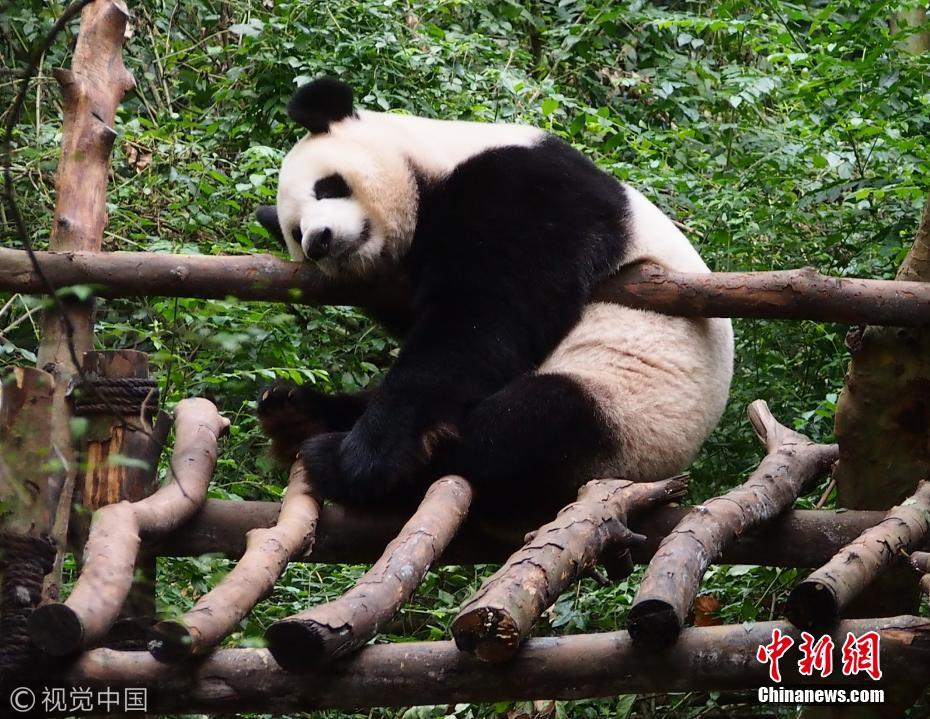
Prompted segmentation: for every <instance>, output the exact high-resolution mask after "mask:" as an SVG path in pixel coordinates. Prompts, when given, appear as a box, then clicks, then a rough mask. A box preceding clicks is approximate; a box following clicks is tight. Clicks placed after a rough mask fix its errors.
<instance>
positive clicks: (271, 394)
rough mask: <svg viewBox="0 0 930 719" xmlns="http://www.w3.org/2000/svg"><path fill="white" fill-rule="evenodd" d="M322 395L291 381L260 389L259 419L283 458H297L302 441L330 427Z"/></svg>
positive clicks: (276, 452) (289, 459) (274, 449)
mask: <svg viewBox="0 0 930 719" xmlns="http://www.w3.org/2000/svg"><path fill="white" fill-rule="evenodd" d="M320 397H322V395H321V394H320V393H319V392H317V391H316V390H312V389H309V388H307V387H300V386H298V385H295V384H291V383H289V382H275V383H274V384H271V385H269V386H267V387H265V388H264V389H262V391H261V392H260V393H259V395H258V412H257V413H258V419H259V422H260V423H261V425H262V429H263V430H264V432H265V434H266V435H268V436H269V437H270V438H271V452H272V454H273V455H274V456H275V457H276V458H277V459H279V460H280V461H282V462H285V463H289V462H292V461H294V457H295V455H296V454H297V450H298V448H299V447H300V443H301V442H303V441H304V440H305V439H308V438H309V437H313V436H316V435H318V434H320V433H321V432H325V431H326V430H327V422H326V419H325V417H324V413H323V408H322V406H321V402H320Z"/></svg>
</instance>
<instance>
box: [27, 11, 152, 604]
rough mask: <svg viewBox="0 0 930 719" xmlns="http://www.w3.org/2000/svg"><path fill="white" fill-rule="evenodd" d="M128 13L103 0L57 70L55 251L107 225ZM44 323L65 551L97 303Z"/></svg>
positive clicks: (65, 304) (55, 575)
mask: <svg viewBox="0 0 930 719" xmlns="http://www.w3.org/2000/svg"><path fill="white" fill-rule="evenodd" d="M128 15H129V13H128V11H127V9H126V5H125V3H124V2H123V0H96V2H92V3H89V4H88V5H87V6H86V7H85V8H84V9H83V10H82V11H81V28H80V30H79V32H78V39H77V43H76V44H75V47H74V56H73V59H72V62H71V69H70V70H67V69H59V70H56V71H55V78H56V79H57V80H58V84H59V86H60V87H61V93H62V107H63V109H64V122H63V124H62V130H61V133H62V136H61V160H60V162H59V165H58V177H57V180H56V194H57V199H56V202H55V216H54V220H53V222H52V236H51V239H50V241H49V248H50V249H52V250H91V251H93V250H99V249H100V247H101V244H102V242H103V228H104V227H105V226H106V223H107V210H106V196H107V172H108V165H109V156H110V150H111V149H112V147H113V140H114V138H115V137H116V132H115V131H114V130H113V125H114V121H115V118H116V108H117V107H118V106H119V103H120V101H121V100H122V98H123V94H124V93H125V92H127V91H128V90H131V89H132V88H133V87H134V86H135V81H134V80H133V77H132V75H131V74H130V73H129V71H128V70H127V69H126V67H125V66H124V65H123V58H122V49H123V36H124V33H125V31H126V20H127V18H128ZM59 307H60V309H61V311H59ZM59 307H55V308H52V309H50V310H48V311H47V312H46V313H45V315H44V317H43V319H42V335H41V336H42V341H41V342H40V343H39V350H38V366H39V367H41V368H42V369H44V370H46V371H48V372H51V373H52V375H53V376H54V377H55V380H56V383H57V384H56V391H55V396H54V400H53V413H52V442H53V444H54V446H55V449H56V451H57V455H58V456H59V457H60V458H61V459H62V460H63V464H64V467H63V471H62V473H61V476H60V477H59V480H58V482H57V486H55V488H54V492H53V494H54V495H56V496H55V497H54V499H55V501H56V509H55V513H54V516H53V519H52V537H53V538H54V539H55V542H56V544H57V545H58V546H59V547H60V548H62V550H63V548H64V547H65V545H66V541H67V534H68V522H69V519H70V514H71V497H72V493H73V491H74V481H75V476H76V473H77V464H76V462H75V461H74V451H73V447H72V438H71V428H70V418H71V416H70V411H69V407H68V403H67V401H66V399H65V391H66V390H67V386H68V381H69V379H70V378H71V376H72V375H73V374H74V373H75V372H76V371H77V370H78V365H79V364H80V361H81V356H82V355H83V354H84V352H87V351H89V350H91V349H93V342H94V305H93V302H92V301H91V302H84V303H81V302H77V301H75V300H69V299H67V298H65V299H62V300H61V302H60V306H59ZM61 558H62V555H61V553H60V552H59V555H58V558H57V559H56V562H55V568H54V570H53V571H52V573H51V574H49V576H48V577H47V579H46V582H45V589H44V591H43V594H44V595H45V597H46V598H50V599H56V598H57V597H58V591H59V585H60V583H61Z"/></svg>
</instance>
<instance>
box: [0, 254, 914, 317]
mask: <svg viewBox="0 0 930 719" xmlns="http://www.w3.org/2000/svg"><path fill="white" fill-rule="evenodd" d="M36 254H37V257H38V260H39V262H40V263H41V265H42V268H43V270H44V271H45V273H46V274H47V275H48V278H49V280H50V281H51V282H52V283H53V284H54V285H55V286H56V287H67V286H70V285H76V284H84V285H87V284H90V285H95V286H96V287H97V294H98V296H100V297H151V296H161V297H201V298H216V299H223V298H225V297H229V296H233V297H238V298H240V299H244V300H266V301H273V302H299V303H304V304H345V305H358V306H362V307H380V308H382V309H385V310H402V309H404V308H406V299H405V297H406V294H405V291H404V288H403V287H400V286H398V284H397V282H396V280H394V281H392V280H391V279H390V278H380V279H378V280H376V281H373V282H365V283H364V284H354V285H353V284H348V283H335V282H334V281H333V280H330V279H327V278H326V277H324V276H323V275H322V274H321V273H320V272H318V271H317V270H315V269H314V268H313V267H312V266H311V265H309V264H306V263H304V264H301V263H295V262H289V261H287V260H282V259H279V258H276V257H272V256H268V255H265V256H262V255H248V256H230V255H225V256H223V255H221V256H206V257H205V256H201V255H169V254H162V253H152V252H108V253H107V254H106V255H105V256H102V255H100V254H98V253H93V252H38V253H36ZM0 291H8V292H24V293H34V294H35V293H43V292H45V291H46V288H45V285H44V284H43V283H42V281H41V279H40V278H39V277H38V275H37V274H36V273H35V271H34V269H33V267H32V265H31V263H30V262H29V258H28V257H27V256H26V255H25V253H24V252H22V251H21V250H10V249H0ZM596 297H597V299H600V300H603V301H609V302H617V303H619V304H623V305H628V306H630V307H638V308H641V309H650V310H654V311H656V312H664V313H666V314H672V315H680V316H683V317H755V318H763V319H795V320H799V319H808V320H817V321H821V322H843V323H846V324H860V323H869V324H884V325H890V326H895V327H908V326H925V325H927V324H930V288H928V287H927V286H926V285H925V284H924V283H921V282H892V281H888V280H869V279H859V278H855V277H827V276H824V275H821V274H819V273H818V272H817V271H816V270H814V269H812V268H802V269H797V270H782V271H777V272H714V273H691V272H669V271H666V270H663V269H662V268H660V267H657V266H655V265H648V264H647V265H636V266H634V267H630V268H628V269H626V270H625V271H623V272H622V273H619V274H618V275H616V276H614V277H612V278H610V279H608V280H606V281H605V282H604V283H603V284H602V286H601V287H600V288H599V289H598V291H597V293H596Z"/></svg>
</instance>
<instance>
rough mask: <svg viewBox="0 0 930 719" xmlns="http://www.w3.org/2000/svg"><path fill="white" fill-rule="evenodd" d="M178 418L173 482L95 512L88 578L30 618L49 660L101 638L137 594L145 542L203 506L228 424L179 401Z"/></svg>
mask: <svg viewBox="0 0 930 719" xmlns="http://www.w3.org/2000/svg"><path fill="white" fill-rule="evenodd" d="M175 417H176V420H175V424H176V436H177V439H176V441H175V447H174V453H173V454H172V457H171V469H172V472H171V474H172V481H171V482H169V483H168V484H166V485H165V486H163V487H162V488H161V489H159V490H158V491H157V492H155V494H153V495H151V496H149V497H146V498H145V499H143V500H141V501H138V502H127V501H122V502H118V503H117V504H108V505H106V506H105V507H103V508H101V509H99V510H97V512H95V513H94V518H93V520H92V522H91V527H90V535H89V538H88V540H87V545H86V546H85V548H84V570H83V571H82V572H81V576H80V577H79V578H78V581H77V582H76V583H75V585H74V589H73V590H72V592H71V595H70V596H69V597H68V599H67V601H66V602H65V603H63V604H61V603H57V602H56V603H50V604H45V605H43V606H42V607H40V608H39V609H38V610H36V611H35V612H34V613H33V615H32V617H31V618H30V622H29V633H30V636H31V637H32V641H33V643H34V644H36V645H37V646H38V647H39V648H41V649H42V650H43V651H44V652H46V653H47V654H51V655H54V656H65V655H69V654H73V653H75V652H77V651H78V650H80V649H81V648H83V647H88V646H92V645H93V644H94V643H95V642H98V641H99V640H100V639H101V638H103V636H104V635H105V634H106V632H107V631H108V630H109V629H110V627H111V626H113V623H114V622H115V621H116V618H117V616H118V615H119V611H120V608H121V607H122V606H123V602H124V601H125V600H126V596H127V595H128V593H129V590H130V588H131V586H132V579H133V569H134V566H135V562H136V557H137V556H138V553H139V547H140V544H141V540H142V538H143V537H150V536H151V537H157V536H159V535H162V534H165V533H167V532H171V531H173V530H174V529H176V528H177V527H178V526H180V525H181V524H183V522H184V521H186V520H187V519H189V518H190V517H191V516H192V515H193V514H194V512H196V511H197V509H199V508H200V506H201V505H202V504H203V502H204V499H205V498H206V493H207V485H208V484H209V482H210V477H211V475H212V474H213V467H214V465H215V464H216V456H217V438H218V437H219V435H220V434H221V433H222V432H224V431H225V430H226V429H227V428H228V427H229V420H227V419H224V418H223V417H220V415H219V413H218V412H217V411H216V407H214V406H213V404H212V403H211V402H208V401H207V400H205V399H186V400H182V401H181V402H179V403H178V406H177V408H176V410H175Z"/></svg>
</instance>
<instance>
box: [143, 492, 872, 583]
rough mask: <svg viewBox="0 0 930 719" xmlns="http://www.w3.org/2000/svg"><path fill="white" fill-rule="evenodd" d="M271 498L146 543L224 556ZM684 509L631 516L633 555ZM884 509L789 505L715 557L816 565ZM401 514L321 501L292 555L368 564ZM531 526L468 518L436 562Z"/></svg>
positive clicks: (481, 550)
mask: <svg viewBox="0 0 930 719" xmlns="http://www.w3.org/2000/svg"><path fill="white" fill-rule="evenodd" d="M279 508H280V505H279V504H278V503H277V502H251V501H249V502H239V501H232V500H224V499H208V500H207V502H206V504H205V505H204V508H203V509H202V510H201V511H200V512H199V513H198V514H197V516H195V517H194V518H193V519H192V520H191V521H190V522H188V523H187V524H186V525H185V526H184V527H182V528H181V529H180V530H179V531H178V532H176V533H175V534H174V535H173V536H171V537H168V538H167V539H166V540H165V541H163V542H161V543H159V544H157V545H152V546H149V547H148V550H149V551H151V552H152V553H155V554H158V555H159V556H169V557H171V556H174V557H189V556H198V555H201V554H211V553H219V554H224V555H226V556H228V557H231V558H236V557H239V556H241V555H242V552H243V551H245V535H246V533H247V532H248V531H249V530H251V529H253V528H255V527H270V526H273V525H274V523H275V521H276V520H277V516H278V510H279ZM688 511H689V508H688V507H662V508H659V509H656V510H654V511H652V512H650V513H649V514H648V515H646V516H642V517H637V518H634V519H633V520H632V521H631V522H630V529H632V530H633V531H634V532H638V533H640V534H644V535H646V538H647V541H646V542H645V544H643V545H642V546H640V547H636V548H634V550H633V558H634V560H635V561H636V562H638V563H640V564H645V563H647V562H648V561H649V560H650V559H651V558H652V556H653V555H654V554H655V551H656V548H657V547H658V545H659V542H661V541H662V539H663V538H664V537H665V536H666V535H667V534H668V533H669V532H671V531H672V529H674V528H675V526H676V525H677V524H678V522H679V521H681V519H682V518H683V517H684V516H685V514H687V513H688ZM884 516H885V513H884V512H878V511H875V512H870V511H843V512H831V511H828V510H796V511H793V512H786V513H785V514H784V515H782V516H781V517H778V518H776V519H774V520H773V521H772V522H771V523H769V524H768V525H767V526H766V527H764V528H760V529H759V530H758V531H753V532H751V533H748V534H746V535H745V536H743V537H739V538H738V539H736V540H735V541H734V542H733V543H732V544H731V545H729V546H728V547H727V548H726V549H725V551H724V554H723V556H722V557H721V558H720V561H721V562H723V563H728V564H764V565H769V566H775V567H808V568H814V567H819V566H821V565H822V564H825V563H826V562H828V561H829V560H830V559H831V558H832V557H833V555H834V554H836V552H837V551H839V549H840V548H842V547H843V546H845V545H846V544H849V543H850V542H851V541H853V540H854V539H855V538H856V537H858V536H859V535H860V534H861V533H862V532H864V531H865V530H866V529H868V528H869V527H872V526H874V525H875V524H877V523H878V522H880V521H881V520H882V518H883V517H884ZM406 519H407V518H405V517H400V516H397V517H391V516H386V515H384V514H365V513H362V512H349V511H346V510H345V509H343V508H341V507H334V506H332V505H326V506H324V507H323V508H322V511H321V514H320V523H319V526H318V527H317V535H316V543H315V544H314V547H313V551H312V552H311V553H310V554H304V555H302V556H300V557H297V558H295V560H294V561H304V562H320V563H326V562H334V563H336V562H345V563H350V564H363V563H371V562H374V561H376V560H377V559H378V557H380V556H381V554H382V552H383V551H384V548H385V546H387V544H388V543H389V542H390V541H391V540H392V539H394V537H396V536H397V534H398V532H400V529H401V527H402V526H403V524H404V522H405V521H406ZM533 529H535V527H533V526H530V525H524V526H514V527H510V528H508V531H507V532H506V533H503V532H498V531H495V530H492V529H491V528H488V527H482V526H479V525H478V524H477V523H476V522H474V521H467V522H466V523H465V524H464V525H463V527H462V529H461V530H460V531H459V532H458V534H457V535H456V537H455V539H453V540H452V543H451V544H450V545H449V548H448V549H447V550H446V551H445V553H444V554H443V555H442V558H441V560H440V563H447V564H467V563H500V562H503V561H504V560H505V559H507V557H509V556H510V555H511V554H512V553H513V552H514V551H516V550H517V549H519V548H520V547H521V546H522V545H523V537H524V534H525V533H526V532H529V531H531V530H533Z"/></svg>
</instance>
